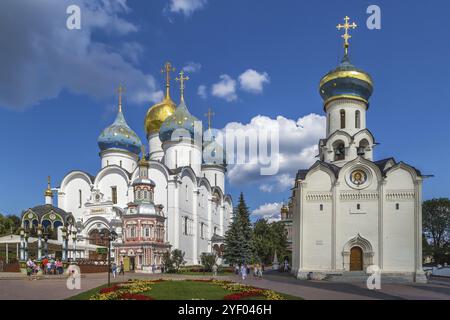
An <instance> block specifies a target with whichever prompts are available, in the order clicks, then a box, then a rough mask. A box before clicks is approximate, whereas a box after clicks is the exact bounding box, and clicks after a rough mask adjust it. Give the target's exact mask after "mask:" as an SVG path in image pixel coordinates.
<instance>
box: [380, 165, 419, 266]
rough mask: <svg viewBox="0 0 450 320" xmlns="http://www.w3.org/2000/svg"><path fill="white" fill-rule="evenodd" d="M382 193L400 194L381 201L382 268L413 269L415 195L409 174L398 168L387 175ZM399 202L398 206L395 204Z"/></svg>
mask: <svg viewBox="0 0 450 320" xmlns="http://www.w3.org/2000/svg"><path fill="white" fill-rule="evenodd" d="M385 193H387V194H390V193H391V194H392V193H397V194H403V196H397V197H390V198H389V199H386V201H385V202H384V213H383V220H384V223H383V225H384V230H383V232H384V237H383V270H385V271H393V272H414V271H415V263H414V258H415V237H414V234H415V230H414V221H415V199H414V198H411V197H410V196H407V195H408V194H411V193H414V182H413V180H412V177H411V174H410V173H409V172H407V171H405V170H402V169H397V170H394V171H393V172H391V173H389V174H388V176H387V179H386V185H385ZM397 203H398V204H399V210H397V209H396V204H397Z"/></svg>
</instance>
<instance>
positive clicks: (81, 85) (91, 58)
mask: <svg viewBox="0 0 450 320" xmlns="http://www.w3.org/2000/svg"><path fill="white" fill-rule="evenodd" d="M73 3H75V4H79V5H80V6H81V7H82V20H81V22H82V25H81V27H82V29H81V30H67V29H66V28H65V21H66V18H67V14H66V13H65V9H66V7H67V6H68V5H69V4H73ZM86 3H89V5H86ZM371 4H377V5H379V6H380V8H381V12H382V29H381V30H368V29H367V28H366V27H365V24H366V23H365V22H366V19H367V18H368V16H369V15H368V14H367V13H366V9H367V7H368V6H369V5H371ZM1 6H2V8H1V13H0V39H2V50H0V137H1V142H2V145H3V148H2V150H3V152H2V154H1V157H0V176H1V178H2V182H1V183H0V212H3V213H7V214H18V213H20V212H21V210H23V209H26V208H28V207H31V206H34V205H37V204H41V203H42V202H43V191H44V189H45V186H46V176H47V175H51V176H52V178H53V180H54V184H56V185H58V184H59V182H60V181H61V179H62V177H63V176H64V175H65V174H66V173H67V172H69V171H71V170H73V169H82V170H85V171H88V172H90V173H93V174H95V173H96V172H97V171H98V169H99V166H100V161H99V157H98V147H97V137H98V135H99V133H100V132H101V131H102V129H103V128H105V127H106V126H108V125H109V124H110V123H111V122H112V121H113V120H114V117H115V104H116V97H115V94H114V88H115V87H116V86H117V85H118V84H119V83H123V84H124V85H125V87H127V88H128V90H127V94H126V95H125V98H124V99H125V101H124V104H125V105H124V112H125V116H126V119H127V121H128V124H129V125H130V126H131V127H132V128H133V129H134V130H135V131H136V132H137V133H138V135H139V136H140V137H141V139H142V140H143V141H145V132H144V128H143V121H144V117H145V113H146V111H147V109H148V107H149V106H150V105H152V104H153V102H154V101H157V100H158V98H159V97H160V90H161V89H162V88H163V85H164V82H163V79H162V77H161V75H160V73H159V70H160V69H161V66H162V65H163V64H164V62H165V61H166V60H169V61H171V62H172V63H173V64H174V65H175V66H176V67H177V69H178V70H179V69H181V68H182V67H185V66H187V65H189V64H190V65H193V66H195V67H196V68H195V69H197V70H194V71H193V72H190V73H189V75H190V78H191V81H189V82H188V83H187V91H186V100H187V104H188V107H189V109H190V111H191V113H193V114H194V115H196V116H197V117H198V118H203V119H205V118H204V117H203V114H204V113H205V112H206V111H207V109H208V107H212V108H213V109H214V111H215V113H216V116H215V117H214V119H213V125H214V127H216V128H224V127H226V126H227V125H229V123H231V122H237V123H241V124H242V126H246V125H250V124H251V123H252V120H253V123H254V122H255V121H256V122H257V121H259V120H258V119H260V118H255V117H258V116H264V117H267V119H269V120H270V119H271V121H273V122H275V121H278V120H279V119H278V120H276V119H277V117H278V116H282V117H284V118H285V121H287V122H289V121H290V122H289V123H290V124H291V125H295V124H296V123H297V124H298V123H301V124H302V123H307V125H306V124H305V125H304V129H303V131H301V130H302V129H301V128H297V129H296V130H298V134H299V137H300V138H299V142H298V145H296V146H292V143H291V144H289V146H286V150H283V151H284V152H286V154H289V155H291V156H292V159H298V163H296V162H295V161H291V163H289V165H287V166H286V167H285V168H283V171H282V173H283V174H284V175H285V177H284V178H286V179H284V180H283V182H280V181H281V180H274V179H276V178H274V177H271V178H265V179H262V178H261V177H256V176H254V173H253V172H245V169H242V170H241V169H236V170H237V171H235V172H234V174H235V176H243V177H246V182H247V183H242V181H240V180H239V179H236V178H235V179H234V180H233V179H231V180H232V181H231V183H229V184H228V186H227V187H228V190H227V191H228V192H229V193H231V195H232V196H233V198H234V199H236V198H237V196H238V194H239V192H240V191H243V192H244V193H245V195H246V197H247V200H248V204H249V205H250V207H251V209H252V210H254V209H257V208H258V207H260V206H262V205H264V204H268V206H266V207H263V208H260V211H258V212H259V213H260V215H269V214H270V210H274V208H277V206H276V205H275V204H278V203H280V202H281V201H283V199H288V197H289V190H288V189H289V188H288V184H289V179H290V176H292V175H294V174H295V171H296V169H301V168H302V167H304V166H306V165H307V164H308V163H310V162H311V161H314V159H313V158H311V156H309V155H310V153H307V152H306V153H305V154H303V155H299V154H300V153H301V152H302V151H303V150H306V149H308V148H311V146H313V145H315V144H316V142H317V141H316V140H317V139H318V138H320V137H321V136H323V135H324V131H321V130H322V128H323V121H322V120H321V118H320V117H318V116H313V115H311V114H318V115H323V110H322V101H321V98H320V96H319V94H318V83H319V81H320V79H321V77H322V76H323V75H324V74H325V73H327V72H328V71H329V70H331V69H332V68H334V67H335V66H336V65H337V63H338V62H339V60H340V58H341V57H342V51H343V50H342V42H341V39H340V37H339V32H338V31H337V30H336V29H335V25H336V24H337V23H340V22H341V21H342V18H343V17H344V16H345V15H349V16H350V17H351V18H352V20H354V21H356V23H357V24H358V25H359V28H358V29H357V30H356V31H354V32H353V38H352V39H351V48H350V50H351V51H350V52H351V60H352V62H353V63H354V64H355V65H356V66H357V67H359V68H362V69H364V70H366V71H367V72H369V73H370V74H371V75H372V77H373V78H374V81H375V93H374V95H373V97H372V99H371V106H370V109H369V113H368V127H369V128H370V130H371V131H372V132H373V133H374V135H375V137H376V139H377V141H378V142H379V143H380V145H379V146H378V148H377V149H376V153H375V157H376V158H377V159H382V158H386V157H390V156H394V157H395V158H396V159H397V160H402V161H405V162H407V163H409V164H411V165H413V166H415V167H417V168H418V169H420V170H421V171H422V172H423V173H424V174H432V175H435V177H434V178H432V179H429V180H427V181H426V182H425V186H424V198H425V199H430V198H433V197H448V196H449V195H450V194H449V193H450V192H449V183H448V181H450V170H449V169H448V164H447V158H448V157H449V156H450V151H449V149H448V148H447V146H448V144H449V143H448V141H447V139H448V138H449V137H450V126H449V125H448V118H449V117H450V106H449V103H448V101H450V90H449V85H450V63H449V60H448V57H449V53H450V41H449V40H448V32H447V31H446V30H447V29H448V26H447V21H448V14H449V13H448V12H450V4H449V3H448V2H446V1H444V0H442V1H433V2H430V1H428V2H425V1H414V3H412V4H411V3H408V4H406V2H405V1H402V2H400V1H376V2H372V1H361V0H349V1H345V2H342V1H340V2H338V1H331V0H329V1H320V2H319V1H298V0H282V1H275V0H258V1H256V0H246V1H233V0H228V1H225V0H209V1H208V0H158V1H138V0H134V1H130V0H129V1H125V0H122V1H100V0H95V1H89V2H87V1H82V0H78V1H75V0H74V1H65V0H61V1H60V0H44V1H39V2H38V1H35V2H33V3H32V4H30V1H25V0H19V1H17V0H6V1H2V4H1ZM12 35H13V36H12ZM249 70H254V71H256V72H257V73H258V75H260V76H261V77H263V78H264V79H265V81H262V82H260V85H261V86H260V87H259V89H260V90H251V88H248V87H247V88H246V87H245V86H244V85H243V83H242V81H240V80H239V77H240V76H241V75H243V74H244V73H245V72H246V71H249ZM224 79H226V80H227V81H230V80H231V83H230V82H228V83H227V84H228V87H223V86H222V87H221V88H222V89H230V86H229V85H230V84H233V81H234V86H235V87H234V89H235V90H231V93H230V91H227V93H226V94H224V93H223V92H222V95H221V94H219V91H220V90H219V91H216V92H215V94H214V93H213V87H214V84H218V83H220V81H221V80H224ZM222 84H224V83H222ZM174 86H175V87H174V88H173V92H174V93H173V96H174V98H175V100H176V101H178V97H179V95H178V92H177V90H176V85H174ZM199 86H204V87H205V92H206V94H207V97H206V98H204V97H201V96H200V95H199V94H198V88H199ZM231 87H233V86H231ZM264 119H266V118H264ZM299 119H300V122H299ZM301 119H303V120H301ZM280 121H281V120H280ZM283 121H284V120H283ZM305 130H308V132H309V133H308V132H305ZM317 132H318V133H317ZM321 132H322V133H321ZM294 141H295V140H294ZM291 142H292V141H291ZM296 155H299V156H298V157H296ZM239 170H241V171H239ZM241 173H242V175H241ZM247 178H248V179H247ZM286 181H287V182H288V183H286ZM262 185H266V188H262V187H261V186H262ZM267 186H272V187H273V188H272V189H271V190H269V189H270V188H267ZM263 190H264V191H263Z"/></svg>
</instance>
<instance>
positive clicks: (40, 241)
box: [37, 225, 42, 261]
mask: <svg viewBox="0 0 450 320" xmlns="http://www.w3.org/2000/svg"><path fill="white" fill-rule="evenodd" d="M37 235H38V252H37V253H38V254H37V256H38V261H41V259H42V226H41V225H38V227H37Z"/></svg>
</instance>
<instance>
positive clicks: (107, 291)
mask: <svg viewBox="0 0 450 320" xmlns="http://www.w3.org/2000/svg"><path fill="white" fill-rule="evenodd" d="M119 289H120V287H119V286H118V285H114V286H112V287H108V288H103V289H101V290H100V293H111V292H116V291H117V290H119Z"/></svg>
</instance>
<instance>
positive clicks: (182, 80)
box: [175, 70, 189, 102]
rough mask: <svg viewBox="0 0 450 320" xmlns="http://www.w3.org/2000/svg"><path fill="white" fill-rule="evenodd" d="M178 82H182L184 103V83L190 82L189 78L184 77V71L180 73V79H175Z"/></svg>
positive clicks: (181, 88)
mask: <svg viewBox="0 0 450 320" xmlns="http://www.w3.org/2000/svg"><path fill="white" fill-rule="evenodd" d="M175 80H176V81H179V82H180V91H181V101H183V102H184V82H185V81H188V80H189V77H188V76H186V77H185V76H184V71H183V70H181V71H180V77H178V78H175Z"/></svg>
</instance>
